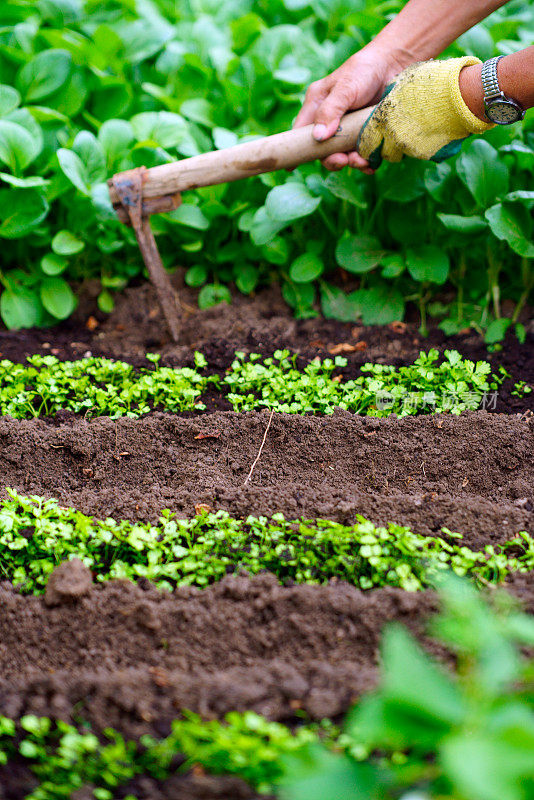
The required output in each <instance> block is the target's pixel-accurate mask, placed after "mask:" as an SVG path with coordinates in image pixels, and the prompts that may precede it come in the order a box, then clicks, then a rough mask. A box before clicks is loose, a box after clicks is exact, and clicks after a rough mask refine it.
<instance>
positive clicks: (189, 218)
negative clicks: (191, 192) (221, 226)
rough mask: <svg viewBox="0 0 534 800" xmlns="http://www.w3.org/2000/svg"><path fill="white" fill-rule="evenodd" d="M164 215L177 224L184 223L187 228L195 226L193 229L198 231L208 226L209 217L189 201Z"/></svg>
mask: <svg viewBox="0 0 534 800" xmlns="http://www.w3.org/2000/svg"><path fill="white" fill-rule="evenodd" d="M165 216H166V218H167V219H171V220H172V221H173V222H177V223H178V224H179V225H185V226H186V227H187V228H195V230H198V231H205V230H207V229H208V228H209V226H210V221H209V219H208V218H207V217H206V216H204V214H203V213H202V211H201V210H200V208H199V207H198V206H193V205H191V203H183V204H182V205H181V206H178V208H176V209H175V210H174V211H171V212H170V213H169V214H166V215H165Z"/></svg>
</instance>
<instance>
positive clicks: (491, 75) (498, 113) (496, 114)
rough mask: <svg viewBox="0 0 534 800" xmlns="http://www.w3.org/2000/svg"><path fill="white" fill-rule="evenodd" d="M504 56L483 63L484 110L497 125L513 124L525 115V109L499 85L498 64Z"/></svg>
mask: <svg viewBox="0 0 534 800" xmlns="http://www.w3.org/2000/svg"><path fill="white" fill-rule="evenodd" d="M501 58H504V56H496V57H495V58H490V59H489V61H486V62H485V63H484V64H483V65H482V89H483V90H484V110H485V112H486V117H487V118H488V119H489V120H490V122H495V123H496V124H497V125H512V124H513V123H514V122H519V120H521V119H523V117H524V116H525V109H524V108H523V107H522V106H521V105H520V104H519V103H518V102H517V100H514V99H513V98H511V97H507V95H505V93H504V92H503V91H502V89H501V87H500V86H499V78H498V76H497V64H498V63H499V61H500V60H501Z"/></svg>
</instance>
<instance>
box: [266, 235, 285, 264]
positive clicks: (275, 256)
mask: <svg viewBox="0 0 534 800" xmlns="http://www.w3.org/2000/svg"><path fill="white" fill-rule="evenodd" d="M261 252H262V255H263V256H264V258H265V259H266V260H267V261H268V262H269V263H270V264H277V265H282V264H287V261H288V259H289V244H288V242H287V239H284V238H283V237H282V236H277V237H276V238H274V239H272V240H271V241H270V242H267V244H264V245H263V247H262V248H261Z"/></svg>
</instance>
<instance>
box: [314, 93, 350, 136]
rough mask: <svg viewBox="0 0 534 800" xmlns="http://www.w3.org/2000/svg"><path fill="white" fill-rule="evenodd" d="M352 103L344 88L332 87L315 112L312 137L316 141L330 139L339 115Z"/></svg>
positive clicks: (336, 125) (335, 128) (339, 119)
mask: <svg viewBox="0 0 534 800" xmlns="http://www.w3.org/2000/svg"><path fill="white" fill-rule="evenodd" d="M351 105H353V102H352V98H350V99H349V96H348V93H347V92H346V91H345V90H342V89H337V88H335V87H334V89H332V91H331V92H330V94H329V95H328V97H327V98H326V99H325V100H323V102H322V103H321V105H320V106H319V107H318V109H317V111H316V112H315V120H314V122H315V124H314V127H313V138H314V139H316V140H317V141H318V142H323V141H324V140H325V139H330V137H331V136H333V135H334V133H335V132H336V131H337V129H338V128H339V123H340V121H341V117H342V116H343V115H344V114H345V113H346V112H347V111H348V110H349V108H350V107H351Z"/></svg>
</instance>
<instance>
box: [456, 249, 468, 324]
mask: <svg viewBox="0 0 534 800" xmlns="http://www.w3.org/2000/svg"><path fill="white" fill-rule="evenodd" d="M466 266H467V264H466V260H465V254H464V253H463V252H462V254H461V255H460V270H459V272H460V274H459V278H458V298H457V304H458V305H457V308H458V311H457V317H458V322H462V320H463V317H464V280H465V272H466Z"/></svg>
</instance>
